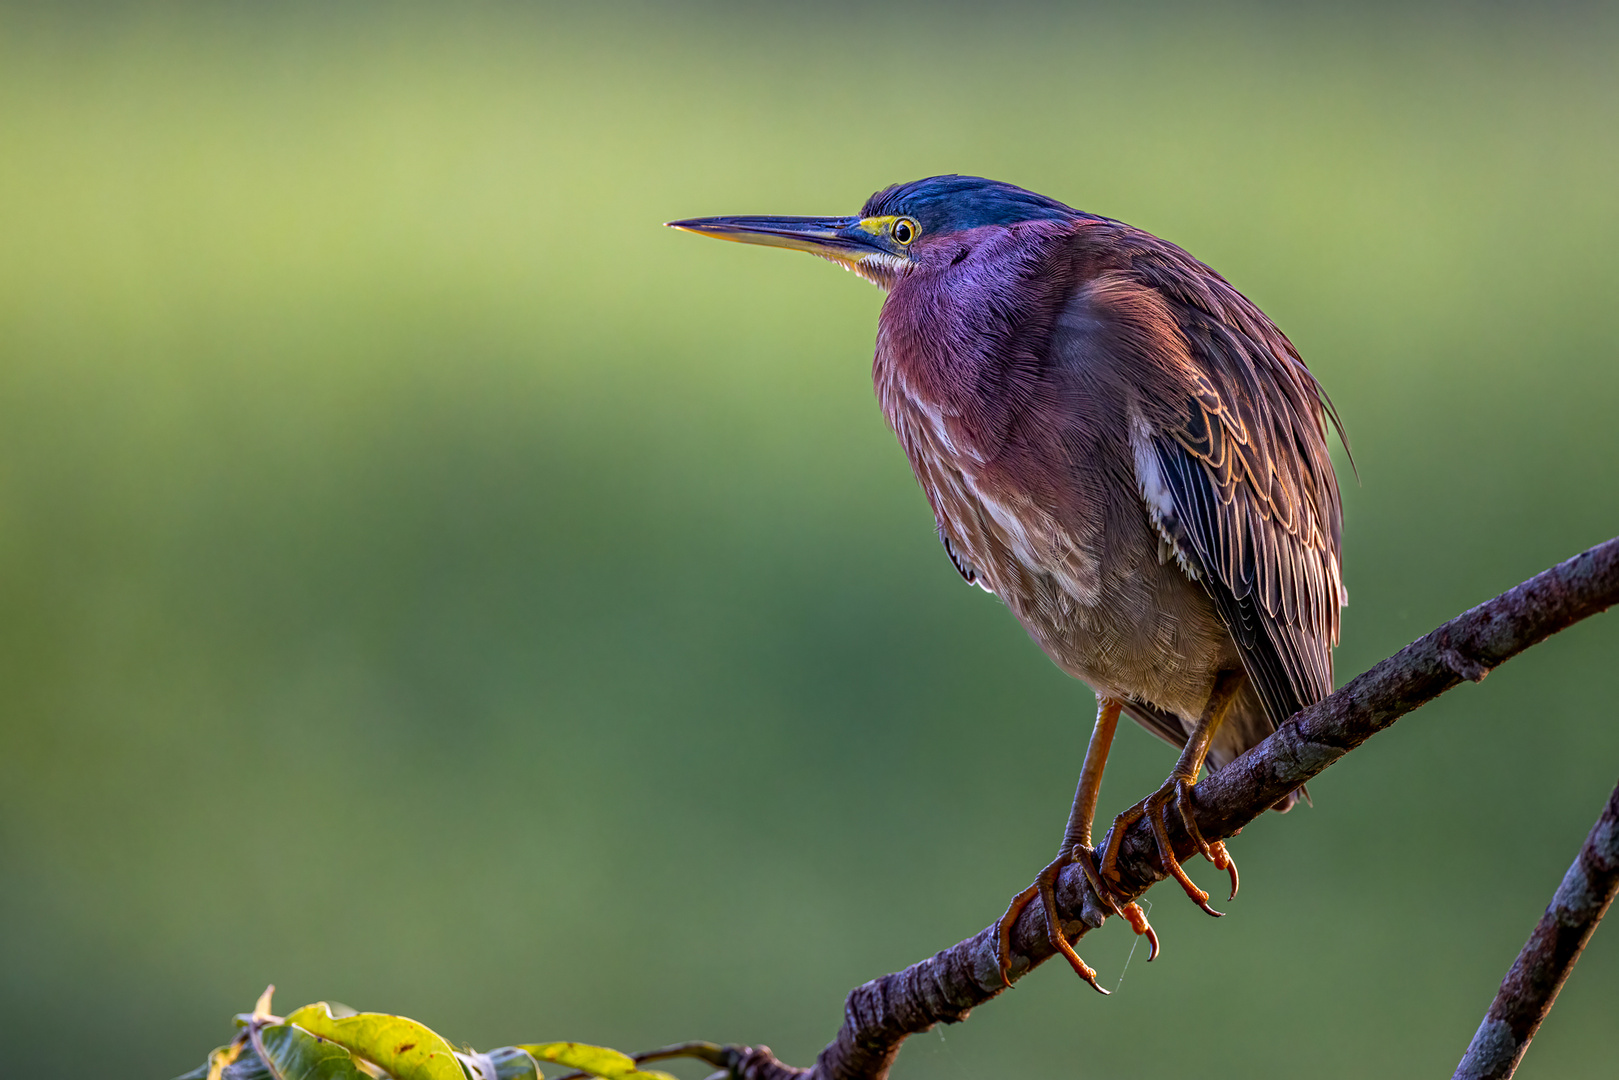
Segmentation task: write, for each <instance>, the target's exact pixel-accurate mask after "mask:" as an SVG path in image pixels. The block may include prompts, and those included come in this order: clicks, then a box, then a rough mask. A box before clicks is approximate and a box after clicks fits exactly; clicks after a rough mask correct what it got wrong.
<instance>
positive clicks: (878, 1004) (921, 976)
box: [727, 538, 1619, 1080]
mask: <svg viewBox="0 0 1619 1080" xmlns="http://www.w3.org/2000/svg"><path fill="white" fill-rule="evenodd" d="M1616 603H1619V538H1615V539H1613V540H1609V541H1607V542H1606V543H1603V544H1598V545H1597V546H1596V547H1594V548H1591V549H1590V550H1589V551H1586V552H1584V553H1583V554H1580V555H1577V556H1575V557H1574V558H1572V559H1569V560H1568V561H1567V562H1564V563H1560V564H1559V565H1557V566H1554V567H1552V568H1551V569H1550V570H1546V571H1544V572H1542V573H1540V574H1537V575H1535V576H1534V577H1533V578H1530V579H1529V580H1528V581H1526V582H1524V583H1523V584H1521V585H1519V586H1517V587H1515V588H1513V589H1509V590H1508V591H1507V592H1504V593H1502V594H1501V595H1500V596H1497V597H1496V598H1495V599H1493V600H1490V601H1487V602H1485V603H1483V604H1480V605H1479V606H1478V607H1476V608H1473V609H1472V610H1471V611H1467V612H1465V613H1463V614H1461V615H1458V616H1457V617H1456V618H1454V619H1452V620H1450V621H1449V622H1447V623H1445V624H1444V625H1443V626H1441V627H1439V628H1438V629H1437V630H1435V631H1433V633H1431V634H1428V635H1427V636H1426V637H1422V638H1419V639H1418V640H1416V641H1414V642H1412V643H1411V644H1410V645H1407V646H1406V647H1405V648H1404V649H1401V650H1400V651H1399V652H1398V653H1395V654H1394V655H1393V656H1391V657H1389V658H1388V659H1387V660H1384V661H1383V662H1382V663H1380V664H1378V665H1376V666H1375V667H1373V668H1372V669H1371V670H1370V671H1367V672H1365V673H1364V674H1362V675H1360V676H1357V677H1356V678H1355V679H1353V680H1351V681H1350V682H1349V683H1348V684H1347V685H1346V686H1344V687H1342V688H1341V689H1339V690H1338V691H1337V692H1336V693H1333V694H1331V695H1329V696H1328V697H1326V698H1324V699H1323V700H1321V701H1319V702H1317V703H1316V704H1315V705H1312V706H1311V707H1309V708H1308V709H1304V710H1302V711H1301V712H1299V713H1298V714H1297V715H1295V716H1293V717H1292V718H1291V719H1289V720H1288V721H1287V722H1286V723H1284V724H1283V725H1282V726H1281V727H1280V728H1278V729H1277V730H1276V731H1275V732H1274V733H1273V734H1272V735H1271V736H1270V737H1269V738H1267V739H1265V740H1264V741H1263V742H1261V743H1260V744H1259V745H1258V746H1256V747H1254V748H1253V749H1251V750H1249V751H1248V752H1247V753H1245V754H1243V755H1242V756H1241V757H1239V758H1237V759H1236V760H1235V761H1233V762H1231V763H1230V764H1228V765H1226V766H1225V767H1223V768H1222V769H1221V770H1220V771H1219V772H1217V773H1214V774H1213V775H1212V776H1209V777H1207V778H1206V779H1204V781H1203V782H1202V783H1200V784H1198V785H1197V787H1196V788H1195V789H1194V791H1193V793H1192V805H1193V809H1194V811H1195V816H1196V819H1197V825H1198V828H1199V830H1200V831H1201V832H1202V833H1203V835H1204V836H1205V837H1206V838H1208V839H1210V840H1214V839H1217V838H1221V839H1223V838H1225V837H1228V836H1231V835H1234V834H1235V833H1236V832H1237V831H1238V830H1239V829H1241V828H1242V827H1243V826H1244V825H1247V824H1248V823H1249V822H1251V821H1253V820H1254V819H1255V818H1257V817H1259V815H1261V814H1263V813H1264V812H1265V811H1266V810H1267V809H1268V808H1269V807H1270V806H1271V805H1272V804H1273V803H1275V802H1276V801H1277V800H1278V799H1280V798H1282V797H1283V796H1285V795H1286V794H1288V793H1289V792H1291V791H1293V790H1294V789H1296V788H1297V787H1299V785H1301V784H1303V783H1304V782H1305V781H1307V780H1310V779H1311V778H1313V777H1314V776H1316V775H1317V774H1318V773H1320V772H1321V771H1322V770H1324V769H1326V768H1327V767H1328V766H1329V765H1331V764H1333V762H1335V761H1337V760H1338V759H1339V758H1340V757H1342V756H1343V755H1344V754H1346V753H1348V752H1349V751H1351V750H1353V749H1354V748H1355V747H1357V746H1359V745H1360V744H1361V743H1363V742H1365V741H1366V740H1367V739H1369V738H1371V737H1372V736H1373V735H1375V734H1377V733H1378V732H1379V731H1382V730H1383V729H1385V728H1387V727H1388V726H1389V725H1390V724H1392V723H1394V721H1396V720H1398V719H1399V718H1400V717H1401V716H1404V715H1405V714H1406V713H1408V712H1410V711H1411V710H1413V709H1415V708H1417V707H1418V706H1420V705H1422V704H1424V703H1426V702H1428V701H1431V700H1432V699H1433V698H1436V697H1438V696H1439V695H1440V694H1442V693H1444V692H1445V691H1447V690H1449V689H1451V688H1452V687H1454V686H1456V685H1457V684H1458V683H1460V682H1461V681H1462V680H1463V679H1464V678H1465V679H1470V680H1472V681H1474V682H1477V681H1479V680H1481V679H1483V678H1484V676H1485V675H1487V674H1488V673H1489V672H1490V669H1492V668H1494V667H1497V666H1499V665H1500V664H1502V663H1503V662H1505V661H1506V660H1508V659H1510V658H1511V657H1513V656H1516V655H1517V654H1518V653H1520V652H1522V651H1524V650H1525V649H1527V648H1530V647H1531V646H1533V645H1537V644H1539V643H1540V642H1541V641H1544V640H1545V639H1546V638H1548V637H1550V636H1551V635H1552V634H1555V633H1557V631H1559V630H1562V629H1564V628H1566V627H1568V626H1571V625H1573V624H1574V623H1576V622H1579V621H1580V620H1581V619H1584V618H1587V617H1588V616H1591V615H1595V614H1597V613H1598V612H1601V611H1604V610H1606V609H1607V608H1609V607H1611V606H1612V605H1614V604H1616ZM1169 821H1170V840H1171V842H1172V846H1173V847H1174V849H1175V854H1176V857H1177V858H1190V857H1191V855H1192V852H1193V846H1192V842H1191V839H1190V838H1189V837H1188V836H1187V835H1186V833H1185V831H1184V829H1182V828H1180V823H1179V822H1178V821H1176V820H1175V815H1170V817H1169ZM1118 870H1119V876H1120V884H1121V890H1122V892H1123V894H1124V896H1125V897H1126V898H1128V899H1134V898H1136V897H1138V896H1140V895H1141V894H1142V893H1144V892H1146V891H1147V890H1148V889H1149V888H1151V887H1152V886H1153V885H1154V884H1155V883H1156V882H1158V881H1160V880H1162V879H1163V877H1164V873H1163V871H1162V870H1161V869H1160V868H1159V865H1158V860H1157V849H1156V845H1155V843H1154V840H1153V836H1152V827H1151V825H1150V824H1149V823H1148V822H1147V821H1145V820H1142V821H1138V822H1136V823H1135V824H1134V825H1132V826H1131V827H1130V829H1129V830H1128V832H1127V833H1126V835H1125V838H1124V840H1123V842H1122V844H1121V854H1120V857H1119V861H1118ZM1057 909H1058V914H1059V915H1060V916H1061V917H1062V919H1063V924H1064V926H1063V928H1064V930H1065V931H1066V932H1067V933H1068V934H1069V936H1070V937H1072V938H1078V937H1080V936H1082V935H1084V934H1085V933H1086V932H1088V931H1089V930H1092V929H1094V928H1096V927H1098V926H1100V925H1102V922H1103V920H1104V919H1105V918H1106V912H1105V911H1104V910H1103V908H1102V907H1101V906H1100V905H1098V903H1097V901H1096V898H1095V896H1094V895H1092V894H1091V892H1090V890H1089V886H1088V885H1087V884H1086V882H1085V878H1084V873H1083V872H1082V871H1081V869H1080V868H1079V867H1077V866H1073V867H1069V868H1067V869H1066V870H1064V871H1063V874H1062V876H1061V877H1059V879H1058V881H1057ZM1012 952H1013V958H1012V959H1013V968H1012V970H1013V978H1021V977H1022V976H1023V975H1025V974H1027V973H1028V971H1030V970H1031V969H1032V968H1034V967H1036V966H1038V965H1039V964H1041V963H1044V962H1045V961H1046V960H1047V959H1049V958H1050V957H1051V956H1052V955H1054V950H1053V949H1052V947H1051V943H1050V942H1049V941H1048V940H1047V939H1046V933H1045V920H1044V915H1043V914H1042V913H1041V911H1040V905H1038V904H1034V905H1030V907H1029V909H1028V910H1027V911H1025V912H1024V914H1023V916H1022V917H1021V918H1019V919H1018V922H1017V925H1016V926H1014V927H1013V928H1012ZM1004 989H1005V986H1004V984H1003V983H1002V981H1001V976H1000V971H999V966H998V963H997V942H996V927H995V926H994V925H993V924H992V925H990V926H988V927H986V928H985V929H983V930H981V931H979V932H978V933H977V934H975V935H973V936H972V937H971V938H968V939H967V940H966V941H963V942H960V943H958V944H956V945H953V946H951V947H950V948H948V949H945V950H944V951H943V952H940V953H938V954H937V955H935V956H933V957H931V958H930V959H927V960H923V961H921V962H920V963H917V964H913V965H911V966H910V967H908V968H906V969H905V970H904V971H900V972H896V973H894V974H892V975H884V976H883V977H882V978H880V979H874V980H872V981H871V982H868V983H865V984H863V985H861V986H857V987H855V988H854V989H853V990H851V991H850V992H849V996H848V999H847V1000H846V1001H845V1002H844V1007H843V1026H842V1027H841V1028H840V1029H839V1030H838V1034H837V1037H836V1038H835V1039H833V1040H832V1042H831V1043H829V1044H828V1045H827V1047H826V1049H824V1050H822V1051H821V1054H820V1056H819V1058H817V1060H816V1063H815V1065H814V1066H813V1067H812V1068H809V1069H798V1068H794V1067H792V1066H790V1065H785V1064H783V1063H782V1062H780V1061H778V1060H777V1059H776V1057H775V1055H773V1054H772V1053H771V1052H770V1050H769V1049H768V1048H767V1047H763V1046H757V1047H749V1046H737V1047H728V1048H727V1049H728V1050H729V1051H730V1052H731V1053H733V1054H734V1055H735V1057H734V1059H733V1061H734V1064H732V1065H731V1066H730V1070H731V1075H732V1076H734V1077H737V1078H738V1080H882V1078H883V1077H885V1076H886V1075H887V1073H888V1069H889V1067H890V1066H891V1065H892V1064H893V1062H894V1056H895V1055H896V1054H898V1053H899V1048H900V1044H901V1043H903V1042H904V1041H905V1039H907V1038H908V1037H910V1036H911V1035H915V1034H917V1033H919V1032H923V1031H927V1030H928V1029H929V1028H931V1027H933V1026H934V1025H935V1024H940V1023H945V1024H953V1023H958V1022H960V1021H962V1020H965V1019H966V1018H967V1015H968V1013H969V1012H970V1011H971V1010H972V1009H973V1008H975V1007H976V1006H978V1005H982V1004H983V1003H984V1002H986V1001H989V1000H990V999H992V998H994V997H995V996H996V995H998V994H1000V993H1001V992H1002V991H1003V990H1004Z"/></svg>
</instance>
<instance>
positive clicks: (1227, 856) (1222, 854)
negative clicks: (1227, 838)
mask: <svg viewBox="0 0 1619 1080" xmlns="http://www.w3.org/2000/svg"><path fill="white" fill-rule="evenodd" d="M1209 847H1210V848H1212V849H1213V851H1214V857H1213V858H1211V859H1210V860H1209V861H1210V862H1212V863H1213V864H1214V865H1215V867H1216V868H1217V869H1220V870H1224V871H1226V872H1227V873H1228V874H1230V875H1231V895H1230V896H1228V897H1226V899H1227V900H1235V899H1236V898H1237V883H1238V880H1239V879H1238V877H1237V863H1236V861H1235V860H1234V859H1232V858H1231V853H1230V852H1229V851H1227V850H1226V849H1225V844H1224V843H1222V842H1221V841H1219V840H1216V841H1215V842H1214V843H1212V844H1210V845H1209Z"/></svg>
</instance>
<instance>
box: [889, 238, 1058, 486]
mask: <svg viewBox="0 0 1619 1080" xmlns="http://www.w3.org/2000/svg"><path fill="white" fill-rule="evenodd" d="M1072 228H1073V225H1072V224H1071V223H1068V222H1025V223H1022V224H1019V225H1016V226H1010V227H1008V226H990V227H985V228H980V229H973V230H969V231H966V232H962V233H958V234H953V235H951V236H948V237H943V238H940V239H939V240H937V241H935V245H936V246H935V248H934V249H933V250H930V251H928V252H926V253H925V255H924V257H922V258H919V259H918V260H917V262H916V264H915V265H914V267H913V268H912V269H911V270H910V271H909V272H907V273H906V274H904V275H903V276H901V277H899V278H898V279H897V280H896V281H894V283H893V284H892V285H891V286H890V288H889V292H888V299H887V300H886V301H885V302H884V304H883V310H882V315H881V316H880V318H879V320H878V331H877V352H876V359H875V361H874V363H873V370H872V375H873V381H874V383H875V384H876V390H877V397H878V400H879V401H880V402H881V404H882V407H883V412H884V414H885V415H886V416H887V417H888V422H889V424H890V426H892V427H893V428H894V431H895V433H896V434H898V435H899V436H900V441H901V442H902V443H905V444H906V449H907V452H911V451H912V449H913V447H912V445H911V439H912V438H914V437H916V436H918V435H919V434H926V435H927V436H929V437H930V438H931V439H932V440H933V441H934V442H935V443H937V444H938V446H939V447H940V448H941V449H943V450H944V451H945V452H946V453H948V454H951V455H959V456H962V457H963V458H965V459H967V460H978V461H987V460H989V459H990V458H991V457H993V456H994V455H995V453H996V452H997V451H998V449H999V447H1000V445H1001V443H1002V442H1003V441H1004V439H1005V437H1006V433H1007V429H1008V426H1009V424H1010V421H1011V418H1012V416H1013V415H1014V413H1015V410H1016V409H1017V408H1018V407H1019V405H1027V404H1028V403H1029V402H1030V401H1031V400H1032V399H1033V398H1034V397H1037V396H1038V395H1039V394H1040V393H1041V382H1042V376H1043V373H1042V368H1043V366H1044V360H1045V356H1046V352H1047V346H1048V342H1049V339H1050V334H1051V328H1052V325H1053V324H1054V322H1055V320H1056V316H1057V313H1058V312H1059V311H1060V310H1061V309H1062V306H1063V304H1064V303H1066V302H1067V299H1068V297H1069V296H1071V295H1072V294H1073V292H1074V289H1075V287H1076V285H1077V282H1076V281H1074V280H1073V279H1074V277H1075V275H1074V272H1073V270H1072V269H1071V263H1072V260H1071V259H1069V258H1067V257H1066V254H1065V246H1066V245H1065V241H1066V239H1067V234H1068V233H1069V232H1071V230H1072ZM908 436H910V437H911V438H908Z"/></svg>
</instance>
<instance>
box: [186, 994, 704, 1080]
mask: <svg viewBox="0 0 1619 1080" xmlns="http://www.w3.org/2000/svg"><path fill="white" fill-rule="evenodd" d="M274 992H275V987H273V986H271V987H269V988H267V989H266V990H265V991H264V993H263V995H262V996H260V998H259V1000H258V1004H257V1005H255V1006H254V1009H253V1011H252V1012H250V1013H241V1014H239V1015H238V1016H237V1017H236V1024H237V1027H238V1031H237V1034H236V1037H235V1038H234V1039H232V1040H231V1041H230V1042H229V1043H227V1044H225V1045H224V1046H221V1047H219V1048H218V1049H216V1050H214V1051H213V1052H212V1053H210V1054H209V1055H208V1060H207V1061H206V1062H205V1063H204V1064H202V1065H199V1066H198V1067H197V1068H195V1069H193V1070H192V1071H191V1072H188V1073H186V1074H185V1075H184V1076H181V1077H177V1078H176V1080H545V1073H544V1072H543V1071H542V1070H541V1066H540V1063H541V1062H550V1063H552V1064H556V1065H561V1066H564V1067H565V1068H568V1069H572V1070H576V1071H577V1072H578V1073H581V1074H583V1075H585V1076H590V1077H599V1078H600V1080H675V1078H674V1077H672V1076H670V1075H669V1074H668V1073H665V1072H658V1071H657V1070H652V1069H641V1068H639V1067H638V1065H637V1063H636V1061H635V1059H634V1058H632V1057H630V1056H629V1055H628V1054H621V1053H619V1052H618V1051H617V1050H610V1049H608V1048H606V1047H602V1046H590V1045H588V1044H586V1043H576V1042H552V1043H525V1044H522V1045H518V1046H502V1047H500V1048H499V1049H496V1050H489V1051H487V1052H479V1051H476V1050H473V1049H472V1048H471V1047H463V1048H462V1049H460V1050H457V1049H455V1047H453V1046H451V1045H450V1043H449V1042H448V1041H446V1040H445V1038H444V1037H443V1036H442V1035H440V1034H438V1033H437V1032H436V1031H433V1030H432V1029H431V1028H429V1027H427V1026H426V1025H425V1024H420V1023H417V1022H416V1021H415V1020H411V1019H409V1018H407V1017H403V1016H393V1015H390V1014H388V1013H367V1012H356V1011H354V1010H353V1009H350V1008H348V1007H347V1006H344V1005H336V1004H331V1003H329V1002H325V1001H318V1002H316V1003H314V1004H313V1005H305V1006H304V1007H303V1008H301V1009H297V1010H295V1011H293V1012H292V1013H289V1014H288V1015H287V1016H285V1017H282V1016H276V1015H274V1014H273V1013H271V1011H270V999H271V995H272V994H274Z"/></svg>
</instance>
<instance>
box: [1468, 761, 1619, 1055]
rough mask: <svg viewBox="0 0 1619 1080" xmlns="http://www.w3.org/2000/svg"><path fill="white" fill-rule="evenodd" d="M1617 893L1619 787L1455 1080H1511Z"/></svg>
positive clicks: (1503, 982) (1492, 1005)
mask: <svg viewBox="0 0 1619 1080" xmlns="http://www.w3.org/2000/svg"><path fill="white" fill-rule="evenodd" d="M1615 893H1619V787H1616V788H1614V789H1613V794H1612V795H1609V796H1608V805H1607V806H1606V807H1604V808H1603V810H1602V816H1601V817H1599V818H1597V823H1596V824H1595V825H1593V826H1591V835H1589V836H1587V837H1586V838H1585V845H1584V846H1583V847H1581V848H1580V853H1579V855H1578V856H1576V857H1575V859H1574V865H1573V866H1570V867H1569V868H1568V873H1566V874H1564V875H1563V882H1562V884H1561V885H1559V886H1557V892H1555V893H1554V894H1552V902H1551V903H1550V904H1549V905H1547V907H1546V914H1544V915H1542V916H1541V917H1540V925H1539V926H1537V927H1535V932H1534V933H1533V934H1530V935H1529V940H1528V941H1526V942H1524V946H1523V951H1522V952H1520V953H1519V954H1518V959H1517V960H1516V961H1514V962H1513V965H1512V968H1511V970H1510V971H1508V972H1507V977H1506V978H1505V979H1502V980H1501V989H1500V990H1499V991H1497V993H1496V995H1495V1000H1494V1001H1493V1002H1491V1003H1490V1011H1489V1012H1487V1013H1485V1014H1484V1022H1483V1023H1482V1024H1480V1025H1479V1026H1478V1032H1477V1033H1476V1034H1475V1035H1474V1036H1473V1041H1472V1042H1471V1043H1470V1044H1469V1045H1468V1047H1467V1053H1466V1054H1464V1055H1462V1063H1461V1064H1460V1065H1458V1066H1456V1075H1455V1077H1454V1078H1453V1080H1507V1077H1510V1076H1511V1075H1512V1074H1513V1073H1514V1072H1516V1071H1517V1070H1518V1062H1520V1061H1522V1060H1523V1054H1524V1051H1525V1050H1528V1049H1529V1040H1530V1039H1533V1038H1534V1037H1535V1032H1536V1031H1537V1030H1539V1028H1540V1022H1541V1021H1542V1020H1544V1019H1546V1014H1547V1013H1549V1012H1551V1011H1552V1002H1554V1001H1556V1000H1557V992H1558V991H1559V990H1561V989H1562V988H1563V981H1564V980H1565V979H1567V978H1568V973H1569V972H1570V971H1573V970H1574V962H1575V961H1576V960H1578V959H1579V958H1580V952H1581V951H1582V950H1583V949H1584V948H1585V943H1586V942H1588V941H1590V940H1591V935H1592V934H1593V933H1595V932H1596V928H1597V923H1599V922H1601V921H1602V916H1603V915H1604V914H1605V913H1606V912H1607V910H1608V905H1609V904H1612V903H1613V897H1614V894H1615Z"/></svg>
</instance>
